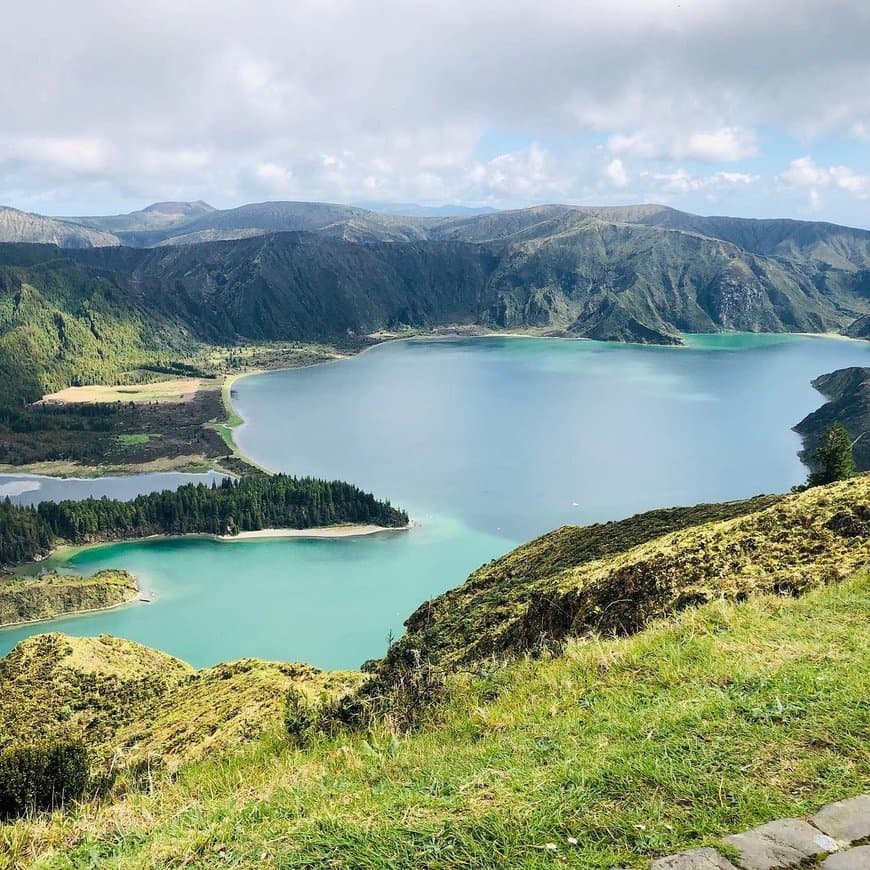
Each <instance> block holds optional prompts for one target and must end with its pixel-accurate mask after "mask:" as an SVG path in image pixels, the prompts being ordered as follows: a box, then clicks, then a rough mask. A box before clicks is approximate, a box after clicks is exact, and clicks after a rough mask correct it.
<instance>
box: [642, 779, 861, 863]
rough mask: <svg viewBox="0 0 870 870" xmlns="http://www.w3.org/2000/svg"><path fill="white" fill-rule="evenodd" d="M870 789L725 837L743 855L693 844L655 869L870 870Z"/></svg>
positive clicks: (731, 848) (660, 859) (661, 860)
mask: <svg viewBox="0 0 870 870" xmlns="http://www.w3.org/2000/svg"><path fill="white" fill-rule="evenodd" d="M867 840H870V794H864V795H859V796H858V797H854V798H849V799H848V800H843V801H837V802H836V803H833V804H828V805H827V806H824V807H822V808H821V809H820V810H819V811H818V812H817V813H816V814H815V815H814V816H813V817H812V818H810V819H808V820H804V819H778V820H777V821H775V822H768V823H767V824H766V825H761V826H760V827H758V828H753V829H752V830H750V831H743V832H742V833H740V834H734V835H732V836H730V837H725V838H724V839H723V840H722V842H723V844H724V845H726V846H728V847H729V849H730V850H731V851H729V854H734V855H737V856H738V857H736V858H733V859H729V858H727V857H725V855H723V854H721V853H720V852H718V851H717V850H716V849H711V848H707V849H692V850H691V851H690V852H681V853H680V854H679V855H668V857H667V858H659V859H658V860H657V861H653V863H652V870H786V868H789V867H818V868H820V870H870V844H866V843H864V844H862V841H867Z"/></svg>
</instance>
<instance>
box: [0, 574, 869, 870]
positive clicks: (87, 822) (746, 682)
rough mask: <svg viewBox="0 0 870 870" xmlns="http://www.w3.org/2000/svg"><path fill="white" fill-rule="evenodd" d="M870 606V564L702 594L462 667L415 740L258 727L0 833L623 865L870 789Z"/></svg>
mask: <svg viewBox="0 0 870 870" xmlns="http://www.w3.org/2000/svg"><path fill="white" fill-rule="evenodd" d="M868 617H870V580H868V578H867V576H866V575H865V576H863V577H858V578H855V579H852V580H850V581H846V582H843V583H841V584H837V585H834V586H831V587H826V588H823V589H818V590H814V591H813V592H811V593H809V594H808V595H807V596H805V597H804V598H800V599H793V598H783V597H773V596H759V597H755V598H752V599H750V600H749V601H747V602H744V603H742V604H734V603H725V602H714V603H711V604H708V605H705V606H704V607H701V608H698V609H692V610H689V611H686V612H684V613H683V614H681V615H680V616H679V617H676V618H674V619H672V620H668V621H665V622H660V623H657V624H656V625H655V626H653V627H651V628H650V629H648V630H647V631H645V632H643V633H641V634H638V635H636V636H634V637H632V638H629V639H620V640H612V641H606V640H595V639H588V640H575V641H572V642H571V643H570V644H569V645H568V646H567V648H566V650H565V651H564V654H563V655H560V656H559V657H557V658H552V659H545V660H542V661H532V660H521V661H519V662H517V663H514V664H512V665H509V666H507V667H505V668H493V670H492V671H491V673H489V674H488V675H484V676H478V677H475V678H469V677H461V676H460V677H456V678H454V680H453V682H452V685H451V692H450V697H449V700H448V701H447V702H446V703H445V705H444V706H443V707H442V708H441V709H440V710H439V711H438V713H437V716H436V717H435V718H434V719H433V720H432V721H431V722H430V723H429V724H427V725H426V726H425V727H424V728H423V730H422V731H421V732H420V733H418V734H416V735H412V736H409V737H406V738H402V739H399V738H396V737H393V736H392V735H390V734H388V733H386V732H383V731H372V732H369V733H367V734H361V735H353V736H340V737H338V738H335V739H322V740H321V741H319V742H317V743H315V744H314V745H313V746H312V747H310V748H309V749H308V750H305V751H301V750H295V749H292V748H290V747H289V746H287V745H286V744H284V743H281V742H277V741H275V740H274V739H269V738H267V739H264V740H263V741H261V742H259V743H256V744H254V745H253V746H252V747H251V748H250V749H249V750H248V751H247V752H245V753H243V754H240V755H235V756H225V757H222V758H211V759H208V760H206V761H204V762H202V763H200V764H198V765H193V766H189V767H186V768H184V769H183V770H182V772H181V773H180V775H179V777H178V779H177V780H176V782H175V783H174V784H172V785H169V786H166V787H165V788H163V789H161V790H159V791H158V792H157V793H155V794H154V795H151V796H149V795H147V794H144V793H134V794H131V795H129V796H128V797H127V798H126V799H125V800H123V801H121V802H119V803H116V804H114V805H105V806H99V807H95V806H90V807H86V808H83V809H81V810H80V811H79V812H78V813H76V814H74V815H73V816H72V817H71V818H66V819H64V818H60V817H55V818H54V819H51V820H49V821H38V822H35V823H26V822H21V823H18V824H17V825H14V826H8V827H7V828H6V829H5V830H3V833H2V834H0V837H2V838H5V842H6V844H7V849H9V850H10V852H11V854H12V855H13V856H17V859H18V860H20V861H21V864H22V865H23V864H24V862H25V861H29V860H30V858H29V857H28V856H33V855H34V854H36V853H41V854H42V860H41V861H38V862H36V863H35V864H34V866H45V867H49V866H50V867H79V866H94V865H95V864H99V865H100V866H116V867H130V868H142V867H169V866H172V867H223V866H235V867H258V866H281V867H327V866H333V867H354V868H359V867H371V868H376V867H377V868H381V867H391V866H395V867H398V866H402V867H406V866H407V867H411V866H427V867H494V866H529V867H551V866H554V864H555V865H556V866H573V867H611V866H616V865H617V864H624V865H628V864H631V863H633V862H637V861H638V860H641V859H642V858H643V857H644V856H655V855H661V854H666V853H668V852H671V851H674V850H677V849H681V848H685V847H688V846H695V845H699V844H702V843H709V842H712V841H714V840H715V839H716V838H717V837H718V836H720V835H722V834H724V833H727V832H730V831H733V830H736V829H740V828H743V827H746V826H749V825H754V824H757V823H760V822H763V821H766V820H769V819H771V818H774V817H779V816H787V815H797V816H800V815H805V814H808V813H809V812H811V811H812V810H814V809H815V808H816V807H817V806H818V805H819V804H821V803H823V802H824V801H827V800H830V799H834V798H840V797H843V796H845V795H850V794H854V793H857V792H860V791H861V790H866V788H867V787H868V784H870V762H868V754H867V752H866V749H867V741H868V729H870V708H868V705H867V698H868V696H870V677H868V675H870V667H868V665H870V661H868V651H867V644H866V639H867V624H868V622H867V620H868ZM569 838H573V839H575V840H576V841H577V843H576V845H574V844H572V843H571V842H570V841H569ZM2 842H3V840H2V839H0V843H2ZM548 843H552V844H555V846H556V852H553V851H551V850H550V849H548V848H547V844H548Z"/></svg>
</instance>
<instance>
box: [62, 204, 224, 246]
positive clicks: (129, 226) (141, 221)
mask: <svg viewBox="0 0 870 870" xmlns="http://www.w3.org/2000/svg"><path fill="white" fill-rule="evenodd" d="M213 211H215V209H214V208H212V206H210V205H209V204H208V203H207V202H203V201H202V200H197V201H196V202H155V203H152V204H151V205H149V206H146V207H145V208H143V209H141V210H140V211H132V212H130V213H129V214H118V215H108V216H106V217H71V218H63V220H65V221H69V222H71V223H76V224H80V225H82V226H85V227H90V228H92V229H97V230H104V231H105V232H109V233H115V234H117V235H118V237H119V238H120V239H121V241H122V242H123V243H124V244H126V245H137V246H138V245H141V244H144V243H146V242H147V239H148V234H149V233H153V232H155V231H156V232H162V233H166V232H178V231H180V230H181V228H182V227H184V226H186V225H187V224H189V223H190V222H191V221H194V220H196V219H197V218H199V217H202V216H203V215H206V214H209V213H211V212H213ZM143 240H144V241H143Z"/></svg>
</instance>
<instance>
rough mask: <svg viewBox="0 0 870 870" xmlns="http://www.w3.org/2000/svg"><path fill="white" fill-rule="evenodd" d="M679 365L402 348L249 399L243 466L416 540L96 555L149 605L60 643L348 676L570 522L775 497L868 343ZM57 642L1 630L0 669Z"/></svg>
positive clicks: (672, 353)
mask: <svg viewBox="0 0 870 870" xmlns="http://www.w3.org/2000/svg"><path fill="white" fill-rule="evenodd" d="M689 341H690V346H689V347H688V348H656V347H640V346H636V345H615V344H608V343H598V342H585V341H584V342H581V341H556V340H546V339H519V338H517V339H514V338H486V339H439V340H414V341H407V342H395V343H391V344H387V345H383V346H380V347H378V348H375V349H373V350H371V351H369V352H368V353H365V354H363V355H361V356H359V357H356V358H354V359H351V360H348V361H343V362H340V363H333V364H327V365H322V366H316V367H313V368H308V369H297V370H293V371H286V372H273V373H269V374H265V375H258V376H254V377H249V378H245V379H243V380H241V381H239V382H237V385H236V392H237V394H238V398H237V400H236V404H237V406H238V410H239V412H240V413H241V414H242V416H243V417H244V418H245V420H246V421H247V422H246V423H245V424H244V425H243V426H242V427H241V428H240V429H239V430H237V437H238V441H239V444H240V446H241V447H242V449H243V450H244V451H245V452H246V453H248V454H249V455H251V456H252V457H253V458H254V459H255V460H257V461H258V462H260V463H262V464H263V465H266V466H268V467H270V468H272V469H274V470H276V471H278V470H280V471H287V472H291V473H295V474H313V475H317V476H324V477H330V478H332V477H337V478H343V479H347V480H351V481H353V482H355V483H357V484H359V485H360V486H362V487H364V488H366V489H370V490H372V491H374V492H375V493H376V494H377V495H379V496H382V497H389V498H390V499H391V500H392V501H393V502H394V503H396V504H400V505H402V506H403V507H406V508H407V509H408V510H409V512H410V513H411V515H412V516H413V517H414V518H415V519H416V520H417V521H418V522H419V526H418V527H417V528H415V529H414V530H413V531H411V532H395V533H390V534H386V535H380V536H373V537H368V538H359V539H351V540H348V539H345V540H284V541H282V540H271V541H256V542H229V543H222V542H216V541H212V540H207V539H184V540H163V541H146V542H139V543H136V544H119V545H111V546H104V547H99V548H95V549H90V550H86V551H83V552H80V553H79V554H78V555H76V556H75V557H74V558H73V559H72V561H71V562H70V563H69V565H68V566H67V567H71V568H72V569H73V570H76V571H82V572H91V571H94V570H98V569H100V568H104V567H109V566H117V567H124V568H127V569H129V570H131V571H133V572H134V573H136V574H137V576H139V578H140V580H141V582H142V584H143V585H144V586H145V587H146V588H148V589H149V590H150V591H151V592H152V593H153V594H154V596H155V601H154V603H152V604H148V605H138V606H134V607H129V608H124V609H120V610H117V611H112V612H109V613H105V614H100V615H93V616H82V617H73V618H69V619H64V620H58V621H56V622H54V623H52V624H51V627H52V629H57V630H62V631H66V632H69V633H72V634H82V635H87V634H99V633H110V634H117V635H121V636H123V637H128V638H132V639H134V640H138V641H141V642H142V643H146V644H148V645H150V646H155V647H158V648H160V649H164V650H166V651H168V652H171V653H173V654H175V655H178V656H180V657H181V658H184V659H186V660H188V661H190V662H191V663H193V664H195V665H199V666H201V665H207V664H212V663H214V662H217V661H221V660H228V659H233V658H238V657H242V656H258V657H263V658H274V659H282V660H303V661H309V662H312V663H314V664H316V665H319V666H321V667H355V666H358V665H359V664H360V663H361V662H362V661H363V660H364V659H366V658H371V657H373V656H378V655H380V654H382V653H383V651H384V649H385V647H386V644H387V637H388V635H389V633H390V632H394V633H397V634H398V633H399V632H400V631H401V624H402V621H403V619H404V618H405V617H407V616H408V614H409V613H410V612H411V611H412V610H413V609H414V608H415V607H416V606H417V605H418V604H420V603H421V602H422V601H423V600H424V599H426V598H428V597H431V596H432V595H434V594H437V593H439V592H441V591H443V590H445V589H448V588H450V587H451V586H455V585H456V584H458V583H460V582H462V580H464V579H465V577H466V576H467V575H468V573H469V572H470V571H472V570H473V569H474V568H476V567H477V566H478V565H480V564H481V563H483V562H485V561H487V560H488V559H491V558H493V557H494V556H496V555H499V554H501V553H503V552H505V551H506V550H508V549H510V548H511V547H512V546H514V545H515V544H517V543H519V542H521V541H523V540H527V539H528V538H530V537H532V536H533V535H535V534H538V533H540V532H543V531H545V530H547V529H550V528H553V527H555V526H558V525H562V524H564V523H588V522H594V521H598V520H606V519H614V518H618V517H623V516H626V515H628V514H631V513H634V512H636V511H639V510H644V509H647V508H651V507H657V506H666V505H674V504H690V503H695V502H699V501H708V500H722V499H731V498H741V497H746V496H750V495H754V494H756V493H759V492H773V491H784V490H787V489H788V488H789V487H790V486H792V485H793V484H795V483H798V482H800V481H801V480H803V479H804V477H805V475H806V469H805V468H804V467H803V466H802V465H801V464H800V462H799V460H798V458H797V450H798V448H799V446H800V442H799V439H798V438H797V436H796V435H795V434H794V433H793V432H792V431H791V428H790V427H791V426H792V425H794V424H795V423H796V422H797V421H799V420H800V419H801V418H802V417H803V416H804V415H805V414H806V413H808V412H809V411H810V410H812V409H814V408H815V407H818V405H819V404H821V402H822V401H823V400H822V398H821V397H820V396H819V394H818V393H816V392H815V391H814V390H813V389H812V388H811V387H810V385H809V382H810V380H811V379H812V378H814V377H815V376H817V375H819V374H822V373H823V372H827V371H831V370H833V369H835V368H842V367H843V366H847V365H870V344H867V343H860V342H850V341H843V340H836V339H822V338H804V337H798V336H733V335H732V336H703V337H701V336H698V337H692V338H690V340H689ZM44 630H46V628H45V626H44V625H43V626H39V627H33V626H31V627H30V628H28V629H11V630H7V631H4V632H0V654H2V653H4V652H5V651H7V650H8V649H10V648H11V647H12V646H13V645H14V644H15V643H17V642H18V641H19V640H20V639H22V638H23V637H26V636H28V635H29V634H33V633H36V632H37V631H44Z"/></svg>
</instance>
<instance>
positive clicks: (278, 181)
mask: <svg viewBox="0 0 870 870" xmlns="http://www.w3.org/2000/svg"><path fill="white" fill-rule="evenodd" d="M257 178H259V179H260V181H262V182H263V183H264V184H265V185H266V186H268V187H272V188H275V189H278V190H285V189H286V188H288V187H289V186H290V184H291V183H292V181H293V173H292V172H291V171H290V170H289V169H288V168H287V167H286V166H279V165H278V164H277V163H261V164H260V165H259V166H258V167H257Z"/></svg>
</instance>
